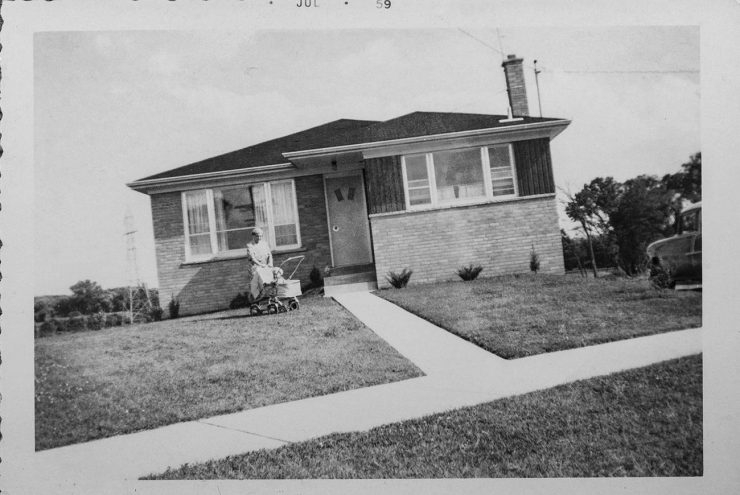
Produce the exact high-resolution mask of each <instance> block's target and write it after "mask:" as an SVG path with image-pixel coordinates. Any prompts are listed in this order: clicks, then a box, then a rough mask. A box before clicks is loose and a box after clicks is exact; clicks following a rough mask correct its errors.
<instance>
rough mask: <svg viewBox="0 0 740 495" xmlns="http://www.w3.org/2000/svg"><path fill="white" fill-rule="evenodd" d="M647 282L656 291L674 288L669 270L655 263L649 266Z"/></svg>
mask: <svg viewBox="0 0 740 495" xmlns="http://www.w3.org/2000/svg"><path fill="white" fill-rule="evenodd" d="M649 280H650V284H651V285H652V286H653V287H654V288H656V289H672V288H673V287H675V286H676V283H675V282H674V281H673V276H672V274H671V270H670V269H667V268H665V267H664V266H663V265H661V264H660V263H659V262H655V261H654V262H653V263H652V264H651V265H650V278H649Z"/></svg>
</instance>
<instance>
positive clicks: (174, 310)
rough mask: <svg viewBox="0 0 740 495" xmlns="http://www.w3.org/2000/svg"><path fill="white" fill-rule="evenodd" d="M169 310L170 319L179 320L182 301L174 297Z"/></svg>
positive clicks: (168, 307) (168, 306)
mask: <svg viewBox="0 0 740 495" xmlns="http://www.w3.org/2000/svg"><path fill="white" fill-rule="evenodd" d="M167 309H169V312H170V318H173V319H174V318H177V317H178V316H180V301H178V300H177V298H176V297H173V298H172V299H171V300H170V303H169V304H168V305H167Z"/></svg>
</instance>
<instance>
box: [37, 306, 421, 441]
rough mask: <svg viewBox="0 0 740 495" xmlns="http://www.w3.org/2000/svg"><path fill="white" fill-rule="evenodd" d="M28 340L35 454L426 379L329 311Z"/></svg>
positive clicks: (235, 315)
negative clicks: (32, 343)
mask: <svg viewBox="0 0 740 495" xmlns="http://www.w3.org/2000/svg"><path fill="white" fill-rule="evenodd" d="M247 311H248V310H236V311H229V312H224V313H218V314H212V315H205V316H200V317H191V318H183V319H177V320H168V321H163V322H159V323H151V324H147V325H138V326H133V327H123V328H121V327H118V328H110V329H106V330H101V331H96V332H92V331H89V332H81V333H73V334H60V335H57V336H53V337H48V338H44V339H36V343H35V363H36V449H37V450H42V449H48V448H52V447H58V446H62V445H67V444H71V443H78V442H83V441H87V440H92V439H95V438H101V437H108V436H112V435H118V434H122V433H130V432H134V431H138V430H144V429H150V428H154V427H158V426H163V425H166V424H171V423H176V422H180V421H186V420H192V419H198V418H204V417H208V416H212V415H216V414H221V413H228V412H233V411H238V410H243V409H250V408H255V407H260V406H265V405H269V404H275V403H279V402H286V401H292V400H297V399H302V398H306V397H311V396H318V395H324V394H329V393H332V392H338V391H342V390H349V389H353V388H359V387H365V386H369V385H376V384H381V383H387V382H392V381H397V380H403V379H407V378H411V377H415V376H420V375H421V374H422V373H421V371H420V370H418V369H417V368H416V367H415V366H414V365H413V364H412V363H410V362H409V361H407V360H406V359H405V358H404V357H403V356H401V355H400V354H398V353H397V352H396V351H395V350H394V349H393V348H391V347H389V346H388V345H387V344H386V343H385V342H384V341H382V340H381V339H379V338H378V337H377V336H376V335H375V334H374V333H373V332H372V331H370V330H369V329H368V328H367V327H365V326H364V325H362V324H361V323H359V322H358V321H357V320H356V319H355V318H354V317H352V316H351V315H350V314H349V313H348V312H346V311H345V310H344V309H343V308H341V307H340V306H339V305H338V304H336V303H334V302H333V301H331V300H327V299H323V298H304V299H303V300H302V306H301V309H300V310H299V311H293V312H290V313H286V314H281V315H270V316H259V317H244V315H245V314H246V312H247Z"/></svg>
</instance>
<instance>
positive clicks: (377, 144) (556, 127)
mask: <svg viewBox="0 0 740 495" xmlns="http://www.w3.org/2000/svg"><path fill="white" fill-rule="evenodd" d="M570 122H571V121H570V120H568V119H558V120H553V121H548V122H534V123H528V124H517V125H509V126H505V127H489V128H485V129H474V130H469V131H457V132H447V133H442V134H431V135H427V136H415V137H410V138H401V139H388V140H384V141H372V142H367V143H358V144H349V145H344V146H332V147H327V148H316V149H310V150H300V151H291V152H287V153H283V156H284V157H285V158H286V159H288V160H294V159H297V158H310V157H317V156H324V155H333V154H336V153H346V152H351V151H368V150H372V149H377V148H385V147H388V146H398V145H404V144H417V143H424V142H428V141H440V140H445V139H455V138H466V137H476V136H484V135H488V134H490V135H494V134H502V133H507V132H522V131H527V130H533V131H535V130H543V129H552V131H553V132H551V133H550V139H553V138H554V137H555V136H557V135H558V134H560V133H561V132H563V130H565V128H566V127H568V125H569V124H570Z"/></svg>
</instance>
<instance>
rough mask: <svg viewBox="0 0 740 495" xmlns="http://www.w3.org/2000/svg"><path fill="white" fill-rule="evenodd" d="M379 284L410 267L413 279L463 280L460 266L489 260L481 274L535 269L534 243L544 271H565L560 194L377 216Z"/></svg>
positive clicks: (373, 226) (374, 223)
mask: <svg viewBox="0 0 740 495" xmlns="http://www.w3.org/2000/svg"><path fill="white" fill-rule="evenodd" d="M371 229H372V233H373V243H374V250H375V270H376V275H377V279H378V285H379V286H380V287H381V288H382V287H389V284H388V282H387V281H386V278H385V277H386V274H387V273H388V272H389V271H394V272H400V271H401V270H402V269H403V268H405V267H408V268H411V269H412V270H414V274H413V275H412V276H411V282H410V284H414V283H422V282H430V281H440V280H459V277H458V276H457V273H456V271H457V269H458V268H459V267H461V266H463V265H468V264H470V263H472V264H473V265H481V266H483V272H482V273H481V277H486V276H488V277H490V276H494V275H502V274H508V273H521V272H529V259H530V252H531V249H532V245H534V249H535V251H536V252H537V254H538V255H539V258H540V271H542V272H543V273H564V264H563V250H562V247H561V243H560V228H559V225H558V216H557V211H556V205H555V198H554V197H547V198H532V199H525V200H517V201H510V202H505V203H494V204H486V205H479V206H469V207H458V208H448V209H442V210H433V211H427V212H416V213H403V214H398V215H388V216H376V217H372V218H371Z"/></svg>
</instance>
